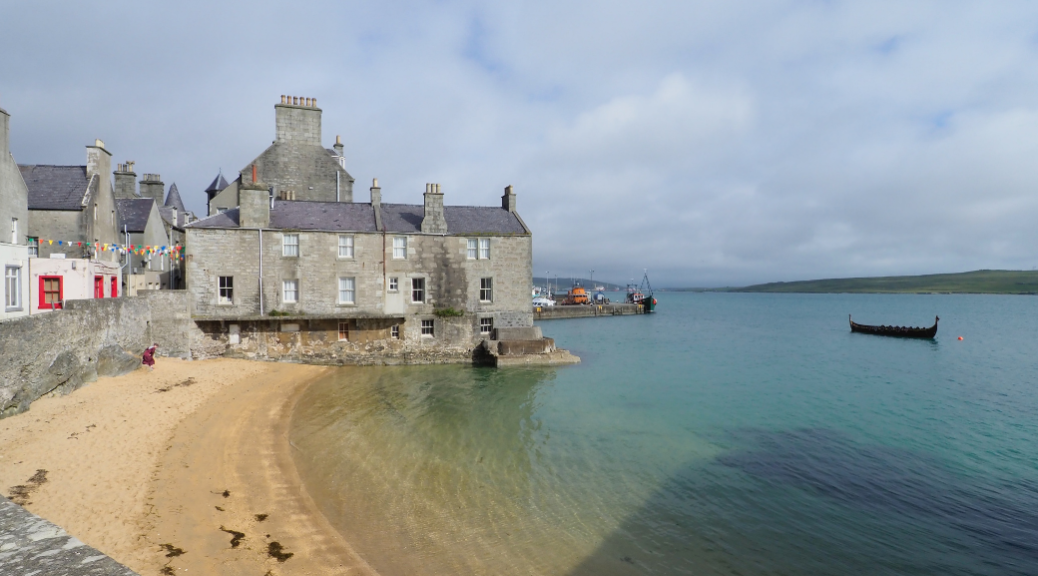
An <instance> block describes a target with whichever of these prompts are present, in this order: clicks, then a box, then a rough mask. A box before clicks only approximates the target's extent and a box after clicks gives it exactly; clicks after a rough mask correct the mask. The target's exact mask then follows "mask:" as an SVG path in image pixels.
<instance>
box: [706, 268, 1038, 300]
mask: <svg viewBox="0 0 1038 576" xmlns="http://www.w3.org/2000/svg"><path fill="white" fill-rule="evenodd" d="M726 291H728V292H790V293H794V292H795V293H802V294H925V293H939V294H1038V271H1034V270H977V271H975V272H962V273H959V274H928V275H926V276H884V277H878V278H834V279H829V280H807V281H802V282H771V283H769V284H757V285H755V286H747V287H745V288H728V289H726Z"/></svg>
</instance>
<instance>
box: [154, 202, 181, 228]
mask: <svg viewBox="0 0 1038 576" xmlns="http://www.w3.org/2000/svg"><path fill="white" fill-rule="evenodd" d="M159 216H162V220H163V221H165V222H166V224H171V225H173V226H176V227H177V228H183V227H184V226H185V225H187V212H183V211H180V210H177V221H176V222H174V221H173V207H172V206H163V207H161V208H159Z"/></svg>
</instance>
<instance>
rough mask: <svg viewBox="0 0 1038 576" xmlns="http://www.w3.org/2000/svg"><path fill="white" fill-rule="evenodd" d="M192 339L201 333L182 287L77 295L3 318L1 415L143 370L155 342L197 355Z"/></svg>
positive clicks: (168, 351)
mask: <svg viewBox="0 0 1038 576" xmlns="http://www.w3.org/2000/svg"><path fill="white" fill-rule="evenodd" d="M185 319H186V320H187V321H186V322H185ZM192 338H194V339H195V340H200V339H201V332H200V331H198V329H197V328H196V327H195V326H194V323H193V322H190V318H189V317H188V306H187V294H186V292H174V291H162V292H142V293H141V295H140V296H139V297H136V298H114V299H100V300H71V301H68V302H66V303H65V309H64V310H58V311H55V312H49V313H45V314H36V315H33V316H28V317H25V318H20V319H18V320H11V321H8V322H3V323H0V418H2V417H6V416H11V415H13V414H18V413H20V412H24V411H26V410H28V409H29V404H31V403H32V402H33V401H35V400H36V399H38V398H40V397H41V396H44V395H46V394H68V393H69V392H71V391H73V390H76V389H77V388H80V387H82V386H83V385H84V384H86V383H88V382H91V381H94V380H96V379H97V378H98V377H99V376H117V375H119V374H124V373H126V372H129V371H132V370H135V369H136V368H137V367H138V366H139V365H140V358H141V353H142V352H143V351H144V348H146V347H147V346H148V345H150V344H151V343H153V342H154V343H158V344H159V352H160V354H162V355H165V356H189V355H190V350H191V341H192Z"/></svg>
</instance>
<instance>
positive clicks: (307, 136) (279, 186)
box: [206, 96, 353, 216]
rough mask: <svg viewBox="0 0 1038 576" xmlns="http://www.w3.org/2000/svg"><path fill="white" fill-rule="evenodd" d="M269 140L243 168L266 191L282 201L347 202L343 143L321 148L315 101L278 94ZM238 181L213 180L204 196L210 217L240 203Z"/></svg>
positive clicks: (348, 191)
mask: <svg viewBox="0 0 1038 576" xmlns="http://www.w3.org/2000/svg"><path fill="white" fill-rule="evenodd" d="M274 124H275V128H276V130H275V139H274V142H273V143H272V144H271V145H270V146H269V147H268V148H267V149H266V150H264V151H263V153H262V154H260V155H259V156H257V157H256V158H255V159H254V160H253V161H252V162H249V164H248V165H247V166H246V168H245V169H243V170H242V173H243V174H247V175H248V174H251V171H252V170H253V168H254V167H255V170H256V178H257V180H258V181H260V182H264V183H265V184H266V185H267V186H268V188H269V190H270V193H271V194H272V195H273V196H274V197H275V198H278V199H282V200H311V201H318V202H352V201H353V177H352V176H350V174H349V172H347V171H346V167H345V157H344V155H343V144H342V140H341V139H340V138H339V137H338V136H336V137H335V145H334V147H332V148H325V147H324V146H323V145H322V144H321V109H320V108H318V107H317V100H316V99H314V98H301V97H298V96H282V97H281V103H280V104H275V105H274ZM241 184H242V179H241V178H239V179H237V180H235V181H234V182H232V183H230V184H227V182H226V181H225V180H223V177H222V175H219V176H217V177H216V179H215V180H214V181H213V184H211V185H210V186H209V188H208V189H207V190H206V193H207V194H208V196H209V215H210V216H212V215H214V214H217V213H219V212H221V211H225V210H229V209H231V208H234V207H237V206H238V205H239V204H241V202H240V200H239V195H240V194H239V188H240V187H241Z"/></svg>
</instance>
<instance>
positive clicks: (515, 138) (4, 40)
mask: <svg viewBox="0 0 1038 576" xmlns="http://www.w3.org/2000/svg"><path fill="white" fill-rule="evenodd" d="M149 4H150V3H142V2H119V1H114V0H113V1H109V2H104V3H90V4H84V3H80V2H76V3H72V2H68V3H60V2H18V3H15V2H5V5H4V7H3V11H2V12H3V16H2V18H0V107H3V108H4V109H6V110H7V111H8V112H9V113H10V114H11V115H12V127H11V149H12V152H13V153H14V155H15V158H16V159H17V160H18V162H19V163H38V164H83V163H85V159H84V158H85V150H84V146H85V145H86V144H89V143H92V142H93V139H94V138H101V139H103V140H104V141H105V143H106V146H107V148H108V149H109V150H110V151H112V152H113V154H114V157H113V162H123V161H126V160H135V161H136V162H137V165H136V166H137V173H138V174H141V173H144V172H150V173H159V174H161V175H162V177H163V179H164V181H165V182H166V183H167V185H168V184H169V183H171V182H176V183H177V186H178V188H179V190H180V192H181V194H182V195H183V197H184V199H185V201H186V203H187V205H188V208H189V209H193V210H195V211H197V212H198V213H201V212H202V211H203V210H204V206H205V203H204V197H205V195H204V193H203V192H202V191H203V190H204V189H205V187H206V186H207V185H208V184H209V182H210V181H211V180H212V179H213V177H214V176H215V175H216V174H217V171H218V170H220V169H223V171H224V173H225V174H235V173H236V172H237V171H238V170H241V169H242V168H244V167H245V166H246V165H247V164H248V163H249V162H250V161H251V160H252V159H253V158H254V157H256V156H257V155H259V153H260V152H262V151H263V150H264V149H265V148H266V146H267V145H268V144H269V143H270V141H271V140H273V137H274V109H273V105H274V103H275V102H276V101H279V100H280V95H281V94H290V95H297V96H308V97H313V98H317V100H318V105H319V106H320V107H321V108H322V109H323V110H324V128H323V130H324V140H325V143H326V145H328V146H330V145H331V144H332V142H334V139H335V135H336V134H340V135H342V138H343V142H344V143H345V147H346V155H347V169H348V170H349V171H350V173H351V174H352V175H353V176H354V177H355V178H356V181H357V182H356V186H355V199H357V200H359V201H366V200H367V198H368V194H367V189H368V187H369V186H370V182H371V178H372V177H377V178H379V181H380V183H381V185H382V188H383V198H384V200H385V201H387V202H411V203H420V202H421V201H422V200H421V194H422V192H423V191H424V189H425V183H426V182H439V183H440V184H441V186H442V190H443V191H444V193H445V194H446V203H447V204H467V205H473V204H477V205H478V204H485V205H493V204H497V203H498V202H499V201H500V200H499V198H500V195H501V191H502V189H503V188H504V186H506V185H508V184H513V185H514V186H515V188H516V192H517V195H518V207H519V211H520V213H521V214H522V216H523V218H524V220H525V221H526V222H527V224H528V225H529V226H530V227H531V228H533V230H534V267H535V271H536V274H537V275H541V274H543V273H544V272H550V274H551V275H555V274H556V273H557V274H559V275H560V276H570V275H581V274H584V275H586V273H587V271H588V270H590V269H594V270H595V276H596V278H603V279H607V280H612V281H615V282H618V283H623V282H626V281H628V280H629V279H630V278H632V277H637V278H640V277H641V273H642V272H641V271H642V270H643V269H646V268H647V269H648V271H649V275H650V277H651V278H652V279H653V281H654V284H656V285H664V286H722V285H744V284H748V283H756V282H766V281H776V280H798V279H810V278H826V277H844V276H869V275H887V274H920V273H936V272H959V271H967V270H974V269H979V268H1009V269H1028V270H1030V269H1032V268H1033V267H1035V266H1038V252H1036V249H1038V161H1036V160H1038V4H1035V3H1034V2H1012V1H1005V2H983V3H980V2H956V1H948V0H942V1H932V2H926V1H918V2H903V1H896V2H884V1H876V0H870V1H861V2H840V1H825V0H814V1H806V0H805V1H793V0H787V1H768V0H757V1H754V2H743V1H739V0H718V1H692V0H689V1H683V2H679V1H673V2H653V1H647V0H642V1H639V2H630V1H627V2H613V1H608V0H598V1H595V2H580V1H573V2H507V3H505V2H496V3H478V2H465V1H450V0H447V1H439V2H395V3H381V2H379V3H375V2H347V1H338V2H307V1H305V0H299V1H297V2H291V3H280V2H279V3H271V2H255V1H254V2H240V3H215V2H212V1H211V0H210V1H206V2H197V1H193V0H182V1H181V2H176V3H173V2H170V3H162V4H158V3H155V4H156V5H154V6H150V5H149Z"/></svg>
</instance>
